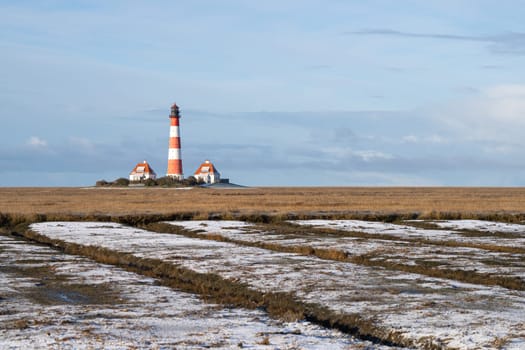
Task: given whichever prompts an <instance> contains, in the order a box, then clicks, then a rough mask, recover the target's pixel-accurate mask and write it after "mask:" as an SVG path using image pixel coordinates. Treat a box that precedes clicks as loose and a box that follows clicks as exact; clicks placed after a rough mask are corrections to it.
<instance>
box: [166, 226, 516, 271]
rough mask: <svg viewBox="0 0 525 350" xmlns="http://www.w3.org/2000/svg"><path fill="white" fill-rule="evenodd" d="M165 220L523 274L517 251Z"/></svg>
mask: <svg viewBox="0 0 525 350" xmlns="http://www.w3.org/2000/svg"><path fill="white" fill-rule="evenodd" d="M317 222H320V220H317ZM167 223H169V224H171V225H176V226H180V227H183V228H185V229H187V230H190V231H194V232H197V233H202V234H218V235H220V236H223V237H226V238H228V239H232V240H236V241H240V242H259V243H272V244H276V245H280V246H284V247H293V246H307V247H312V248H322V249H336V250H340V251H344V252H345V253H347V254H348V256H356V255H367V256H369V257H370V258H371V259H372V260H376V261H377V260H381V261H385V262H391V263H396V264H404V265H414V266H415V265H425V266H428V265H429V264H431V265H432V266H433V267H434V268H439V269H452V270H465V271H476V272H478V273H488V274H493V275H498V276H508V277H520V278H525V259H524V257H523V255H521V254H510V253H501V252H492V251H487V250H483V249H475V248H469V247H447V246H443V247H436V246H435V245H425V244H417V245H413V244H410V243H409V242H406V241H401V240H399V241H396V240H382V239H366V238H359V237H342V236H340V235H331V236H330V235H327V234H322V235H321V234H316V233H315V232H312V231H308V229H307V228H305V230H304V231H303V232H301V233H297V234H288V235H282V234H276V233H273V232H271V231H260V230H257V229H255V225H250V224H247V223H244V222H242V221H170V222H167Z"/></svg>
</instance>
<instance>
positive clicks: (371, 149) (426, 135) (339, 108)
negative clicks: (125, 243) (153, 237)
mask: <svg viewBox="0 0 525 350" xmlns="http://www.w3.org/2000/svg"><path fill="white" fill-rule="evenodd" d="M524 5H525V3H524V2H523V1H511V0H507V1H496V0H494V1H484V0H476V1H474V0H471V1H461V0H454V1H448V0H440V1H432V0H428V1H415V0H414V1H405V0H399V1H387V0H384V1H343V0H319V1H315V0H288V1H283V0H279V1H277V0H266V1H248V0H222V1H214V0H213V1H212V0H208V1H205V0H198V1H189V0H188V1H46V0H42V1H24V0H16V1H5V0H0V52H1V53H2V54H1V55H0V77H1V79H0V120H1V125H2V128H1V130H2V137H1V138H0V164H1V167H0V176H1V180H0V186H83V185H92V184H94V183H95V181H97V180H99V179H106V180H113V179H116V178H118V177H127V176H128V174H129V172H130V171H131V170H132V168H133V166H134V165H135V164H136V163H137V162H140V161H142V160H144V159H147V160H148V161H149V162H150V164H151V165H152V166H153V168H154V169H155V170H156V172H157V173H158V174H159V175H163V174H164V173H165V171H166V167H167V154H168V150H167V147H168V135H169V118H168V114H169V107H170V105H171V104H172V103H173V102H177V104H178V105H179V106H180V108H181V113H182V119H181V133H182V147H183V149H182V154H183V166H184V172H185V175H190V174H192V173H193V171H194V170H195V169H196V168H197V167H198V165H199V164H200V163H201V162H202V161H204V160H205V159H210V160H212V161H213V162H214V163H215V164H216V166H217V168H218V169H219V170H220V171H221V173H222V174H223V176H225V177H229V178H230V179H231V180H232V181H233V182H236V183H241V184H246V185H255V186H256V185H261V186H274V185H277V186H281V185H282V186H290V185H323V186H331V185H344V186H361V185H388V186H391V185H393V186H398V185H414V186H423V185H432V186H441V185H454V186H456V185H457V186H524V185H525V157H524V156H523V149H524V148H525V147H524V146H525V137H523V135H524V132H523V130H525V69H524V61H525V24H524V22H523V18H525V6H524Z"/></svg>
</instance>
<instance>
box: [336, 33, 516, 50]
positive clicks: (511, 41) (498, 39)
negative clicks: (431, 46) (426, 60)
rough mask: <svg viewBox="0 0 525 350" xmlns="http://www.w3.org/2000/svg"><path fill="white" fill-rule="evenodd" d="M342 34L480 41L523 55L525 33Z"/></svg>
mask: <svg viewBox="0 0 525 350" xmlns="http://www.w3.org/2000/svg"><path fill="white" fill-rule="evenodd" d="M343 34H347V35H367V36H373V35H377V36H391V37H400V38H412V39H438V40H455V41H470V42H481V43H487V44H488V46H487V48H488V50H489V51H490V52H492V53H496V54H511V55H525V33H521V32H508V33H502V34H497V35H461V34H444V33H417V32H404V31H399V30H393V29H365V30H359V31H348V32H344V33H343Z"/></svg>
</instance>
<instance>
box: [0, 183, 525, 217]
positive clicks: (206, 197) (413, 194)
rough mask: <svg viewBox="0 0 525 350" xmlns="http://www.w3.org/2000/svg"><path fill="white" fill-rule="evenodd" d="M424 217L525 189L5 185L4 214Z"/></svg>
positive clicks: (514, 196)
mask: <svg viewBox="0 0 525 350" xmlns="http://www.w3.org/2000/svg"><path fill="white" fill-rule="evenodd" d="M181 212H185V213H193V214H194V215H193V216H194V217H199V216H202V217H206V216H207V215H209V214H210V213H215V214H216V213H222V214H233V215H239V214H241V215H242V214H261V213H264V214H270V215H285V214H290V213H292V214H298V215H312V214H314V215H315V214H319V213H325V214H341V215H345V214H346V215H350V214H365V213H366V214H378V215H388V214H392V213H396V214H414V213H415V214H418V216H419V217H430V216H432V217H439V216H440V215H448V216H450V215H452V216H454V215H456V216H457V217H458V218H459V217H479V216H480V215H481V216H482V215H495V214H498V215H502V216H508V215H509V214H513V215H515V214H522V213H525V188H459V187H456V188H454V187H449V188H446V187H435V188H424V187H413V188H408V187H407V188H402V187H339V188H336V187H333V188H329V187H296V188H295V187H286V188H284V187H283V188H247V189H235V190H230V189H228V190H217V189H201V188H194V189H191V190H181V189H170V188H0V213H5V214H21V215H27V214H30V215H34V214H47V215H50V214H63V215H81V216H83V215H98V214H103V215H145V214H173V213H181Z"/></svg>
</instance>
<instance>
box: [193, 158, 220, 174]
mask: <svg viewBox="0 0 525 350" xmlns="http://www.w3.org/2000/svg"><path fill="white" fill-rule="evenodd" d="M218 172H219V171H218V170H217V168H215V165H213V163H212V162H210V161H209V160H207V161H205V162H204V163H202V164H201V165H200V167H199V168H198V169H197V171H195V174H194V175H200V174H210V175H213V174H215V173H218Z"/></svg>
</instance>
